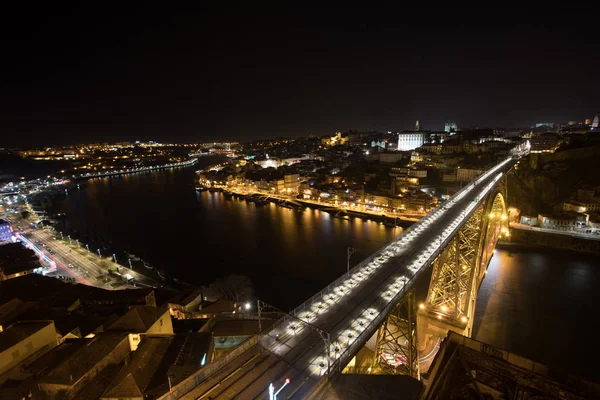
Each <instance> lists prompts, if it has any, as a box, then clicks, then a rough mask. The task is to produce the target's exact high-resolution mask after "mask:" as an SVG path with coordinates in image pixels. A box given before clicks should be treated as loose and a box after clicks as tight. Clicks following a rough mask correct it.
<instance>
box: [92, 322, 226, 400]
mask: <svg viewBox="0 0 600 400" xmlns="http://www.w3.org/2000/svg"><path fill="white" fill-rule="evenodd" d="M213 349H214V344H213V340H212V335H211V334H210V333H187V334H181V335H165V336H153V337H146V338H144V339H143V340H142V343H141V344H140V346H139V347H138V349H137V350H136V351H135V352H134V353H132V356H131V360H130V361H129V362H127V363H126V364H125V365H124V366H123V367H122V368H121V369H120V371H119V372H118V373H117V375H116V376H115V378H114V379H113V380H112V382H111V383H110V384H109V385H108V387H106V389H105V390H104V393H103V394H102V395H101V396H100V399H104V400H133V399H136V400H138V399H139V400H144V399H157V398H160V397H161V396H162V395H164V394H166V393H168V392H169V389H170V386H174V385H176V384H178V383H180V382H182V381H183V380H185V379H186V378H187V377H189V376H190V375H192V374H193V373H195V372H196V371H197V370H198V369H199V368H201V367H203V366H204V365H206V364H207V363H209V362H210V361H212V357H213Z"/></svg>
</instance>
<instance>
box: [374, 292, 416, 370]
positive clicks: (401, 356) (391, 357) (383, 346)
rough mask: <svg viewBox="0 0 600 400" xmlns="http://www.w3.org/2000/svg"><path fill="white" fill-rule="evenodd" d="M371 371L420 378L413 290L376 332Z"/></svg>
mask: <svg viewBox="0 0 600 400" xmlns="http://www.w3.org/2000/svg"><path fill="white" fill-rule="evenodd" d="M371 373H372V374H388V375H409V376H412V377H413V378H416V379H419V378H420V373H419V352H418V349H417V308H416V301H415V294H414V291H413V290H410V291H409V292H408V293H406V295H404V296H403V297H402V299H400V301H399V302H398V304H397V305H396V307H395V308H394V310H393V311H392V312H391V313H390V314H389V315H388V316H387V318H386V320H385V322H384V323H383V325H382V326H381V327H380V328H379V330H378V331H377V344H376V347H375V357H374V359H373V367H372V368H371Z"/></svg>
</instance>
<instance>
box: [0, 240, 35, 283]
mask: <svg viewBox="0 0 600 400" xmlns="http://www.w3.org/2000/svg"><path fill="white" fill-rule="evenodd" d="M41 268H42V266H41V264H40V262H39V260H38V258H37V256H36V255H35V253H34V252H33V250H30V249H26V248H25V247H23V246H21V244H20V243H9V244H5V245H3V246H0V281H3V280H8V279H13V278H18V277H21V276H25V275H29V274H32V273H34V272H35V271H39V270H41Z"/></svg>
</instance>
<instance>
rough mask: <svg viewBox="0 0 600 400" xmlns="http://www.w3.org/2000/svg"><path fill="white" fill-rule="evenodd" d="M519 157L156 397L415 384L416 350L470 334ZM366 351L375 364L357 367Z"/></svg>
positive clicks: (250, 395) (313, 392)
mask: <svg viewBox="0 0 600 400" xmlns="http://www.w3.org/2000/svg"><path fill="white" fill-rule="evenodd" d="M519 154H520V153H517V152H515V154H514V155H513V156H511V157H509V158H507V159H505V160H504V161H502V162H500V163H499V164H498V165H496V166H495V167H493V168H492V169H490V170H489V171H487V172H486V173H484V174H482V175H481V176H479V177H478V178H477V180H476V181H475V182H473V183H471V184H469V185H468V186H466V187H464V188H462V189H461V190H460V191H459V192H458V193H456V194H455V195H454V196H452V197H451V198H450V199H449V200H447V201H445V202H444V203H443V204H442V205H440V206H439V207H438V208H437V209H435V210H433V211H432V212H431V213H430V214H429V215H427V216H426V217H424V218H423V219H421V220H420V221H419V222H418V223H415V224H414V225H413V226H411V227H410V228H409V229H407V230H406V231H404V232H403V234H402V235H400V236H399V237H398V238H395V239H394V240H393V241H391V242H390V243H388V244H386V245H385V246H383V247H382V248H381V249H380V250H378V251H377V252H376V253H374V254H373V255H372V256H370V257H369V258H367V259H365V260H364V261H363V262H361V263H360V264H358V265H357V266H356V267H354V268H353V269H351V270H350V271H349V272H348V273H346V274H344V275H343V276H341V277H340V278H339V279H337V280H336V281H335V282H333V283H331V284H330V285H329V286H327V287H326V288H324V289H323V290H322V291H320V292H319V293H317V294H316V295H314V296H313V297H311V298H310V299H308V300H307V301H305V302H304V303H303V304H301V305H300V306H299V307H297V308H296V309H295V310H293V311H292V312H291V313H290V314H289V315H287V316H286V317H284V318H282V319H280V320H279V321H278V322H277V323H275V324H274V325H273V326H272V327H271V328H269V331H268V332H264V333H263V334H262V335H257V336H255V337H253V338H251V339H248V340H247V341H246V342H244V343H242V344H241V345H240V346H238V347H237V348H236V349H234V350H233V351H232V352H231V353H229V354H227V355H226V356H224V357H222V358H220V359H217V360H215V361H214V362H212V363H210V364H208V365H207V366H205V367H204V368H203V369H201V370H199V371H198V372H196V373H195V374H194V375H192V376H190V377H189V378H188V379H186V380H185V381H183V382H181V383H179V384H178V385H176V386H174V387H173V390H172V391H171V392H170V393H169V394H167V395H165V396H163V397H162V398H163V399H179V398H183V399H231V398H241V399H254V398H260V399H267V398H269V387H270V385H271V384H273V386H274V388H275V391H277V390H280V389H281V391H280V393H279V394H278V395H277V398H279V399H288V398H292V399H304V398H318V397H320V396H321V395H323V393H325V392H326V391H327V390H328V389H329V388H330V386H329V383H330V382H331V381H332V380H333V379H334V378H335V377H336V376H337V375H338V374H340V373H341V371H342V370H344V369H345V368H347V369H348V370H351V371H354V372H364V373H370V372H373V371H379V372H380V373H384V372H386V371H389V372H391V373H403V374H407V375H411V376H413V377H415V378H417V379H418V378H419V373H420V372H419V356H418V354H419V351H418V346H421V352H422V353H423V354H425V356H423V357H422V359H421V361H427V359H428V358H433V355H435V350H436V347H435V344H436V343H437V342H438V341H439V338H443V337H445V336H446V334H447V332H448V331H449V330H451V331H455V332H458V333H461V334H464V335H466V336H470V334H471V330H472V324H473V315H474V310H475V300H476V298H477V291H478V289H479V285H480V283H481V280H482V279H483V277H484V275H485V272H486V269H487V265H488V263H489V261H490V259H491V257H492V254H493V250H494V247H495V245H496V242H497V241H498V238H499V237H500V235H502V234H508V230H507V226H508V220H507V214H506V206H505V202H504V198H505V195H506V186H505V175H506V173H507V172H508V171H509V170H510V169H511V168H512V167H513V166H514V165H515V163H517V161H518V159H519ZM430 266H433V271H432V278H431V283H430V287H429V292H428V295H427V300H426V302H425V303H423V304H421V305H419V307H418V311H417V306H416V304H414V294H413V292H412V290H411V287H412V286H413V284H414V282H415V281H416V280H417V278H418V277H419V276H420V275H421V274H422V273H423V272H424V271H425V270H426V269H427V268H429V267H430ZM417 325H418V335H419V343H418V342H417ZM427 345H429V346H430V348H429V349H428V348H426V346H427ZM365 346H367V347H370V349H371V354H372V356H371V358H370V359H368V360H367V361H366V362H365V361H364V360H363V361H359V360H358V358H359V357H355V356H357V354H358V353H359V351H360V350H361V349H363V348H365ZM288 382H289V383H288Z"/></svg>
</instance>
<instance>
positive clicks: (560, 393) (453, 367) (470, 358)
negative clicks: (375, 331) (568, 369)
mask: <svg viewBox="0 0 600 400" xmlns="http://www.w3.org/2000/svg"><path fill="white" fill-rule="evenodd" d="M428 374H429V376H428V379H427V385H425V387H424V390H423V391H422V392H421V396H420V397H419V398H420V399H422V400H436V399H507V398H516V397H518V398H520V399H559V398H560V399H573V400H579V399H584V398H596V396H597V394H598V393H597V385H594V384H593V383H591V382H589V381H586V380H584V379H581V378H578V377H576V376H573V375H571V374H567V373H565V372H564V371H557V370H554V369H552V368H550V367H549V366H547V365H544V364H540V363H537V362H535V361H532V360H529V359H527V358H524V357H521V356H519V355H518V354H514V353H509V352H508V351H506V350H502V349H498V348H495V347H493V346H491V345H489V344H487V343H483V342H480V341H477V340H474V339H471V338H468V337H465V336H461V335H459V334H457V333H455V332H452V331H450V332H448V336H447V337H446V338H445V339H444V340H443V341H442V344H441V346H440V349H439V350H438V352H437V354H436V355H435V358H434V360H433V363H432V365H431V367H430V368H429V371H428Z"/></svg>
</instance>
